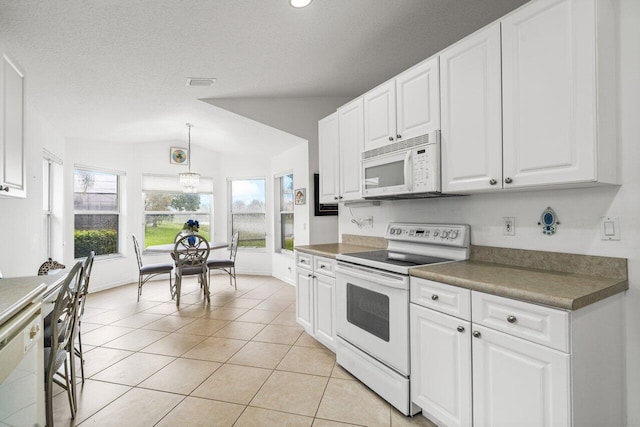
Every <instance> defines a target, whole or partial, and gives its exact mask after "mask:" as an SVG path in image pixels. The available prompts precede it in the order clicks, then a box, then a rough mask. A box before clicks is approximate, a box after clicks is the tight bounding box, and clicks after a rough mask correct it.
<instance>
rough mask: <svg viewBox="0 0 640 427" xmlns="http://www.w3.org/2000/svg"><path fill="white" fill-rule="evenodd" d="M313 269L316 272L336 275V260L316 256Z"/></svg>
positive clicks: (331, 275)
mask: <svg viewBox="0 0 640 427" xmlns="http://www.w3.org/2000/svg"><path fill="white" fill-rule="evenodd" d="M313 271H314V272H315V273H316V274H324V275H325V276H329V277H335V276H336V260H335V259H331V258H322V257H319V256H317V257H315V258H314V261H313Z"/></svg>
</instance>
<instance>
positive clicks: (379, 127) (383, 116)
mask: <svg viewBox="0 0 640 427" xmlns="http://www.w3.org/2000/svg"><path fill="white" fill-rule="evenodd" d="M364 117H365V119H364V150H365V151H368V150H372V149H374V148H379V147H383V146H385V145H387V144H390V143H392V142H394V141H395V138H396V86H395V82H394V81H393V80H390V81H388V82H386V83H384V84H383V85H380V86H378V87H377V88H375V89H373V90H372V91H370V92H367V93H366V94H365V95H364Z"/></svg>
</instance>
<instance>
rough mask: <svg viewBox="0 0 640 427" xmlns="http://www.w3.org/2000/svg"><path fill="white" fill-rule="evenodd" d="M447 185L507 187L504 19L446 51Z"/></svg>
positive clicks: (458, 188) (449, 189) (452, 188)
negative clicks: (503, 107) (504, 165)
mask: <svg viewBox="0 0 640 427" xmlns="http://www.w3.org/2000/svg"><path fill="white" fill-rule="evenodd" d="M440 81H441V91H442V92H441V96H442V134H441V138H442V139H441V150H442V191H443V192H445V193H456V192H461V193H466V192H474V191H487V190H493V189H499V188H501V187H502V186H501V183H502V117H501V115H502V111H501V100H500V85H501V81H500V24H498V23H496V24H494V25H492V26H490V27H487V28H486V29H484V30H482V31H480V32H477V33H475V34H473V35H472V36H470V37H467V38H466V39H464V40H463V41H462V42H460V43H458V44H456V45H454V46H453V47H451V48H449V49H446V50H445V51H444V52H442V54H441V55H440Z"/></svg>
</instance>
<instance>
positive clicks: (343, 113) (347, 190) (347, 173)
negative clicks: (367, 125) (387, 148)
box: [338, 98, 363, 201]
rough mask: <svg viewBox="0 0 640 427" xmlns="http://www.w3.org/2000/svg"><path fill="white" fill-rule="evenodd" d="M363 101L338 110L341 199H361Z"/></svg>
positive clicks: (356, 101) (358, 100) (357, 101)
mask: <svg viewBox="0 0 640 427" xmlns="http://www.w3.org/2000/svg"><path fill="white" fill-rule="evenodd" d="M362 110H363V101H362V98H358V99H356V100H354V101H351V102H350V103H348V104H347V105H345V106H343V107H340V108H339V109H338V125H339V128H340V199H341V200H342V201H346V200H354V199H360V198H361V193H360V184H361V182H360V175H361V171H360V169H361V167H360V155H361V153H362V148H363V139H362V138H363V136H362V135H363V133H362V131H363V124H362V119H363V113H362Z"/></svg>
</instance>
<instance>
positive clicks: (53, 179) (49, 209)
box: [42, 150, 63, 259]
mask: <svg viewBox="0 0 640 427" xmlns="http://www.w3.org/2000/svg"><path fill="white" fill-rule="evenodd" d="M61 182H62V160H60V159H59V158H57V157H56V156H55V155H53V154H51V153H49V152H48V151H46V150H45V152H44V157H43V159H42V211H43V224H42V230H43V233H44V234H43V236H44V248H43V250H44V254H43V258H45V259H46V258H53V259H61V258H62V232H63V230H62V185H61Z"/></svg>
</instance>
